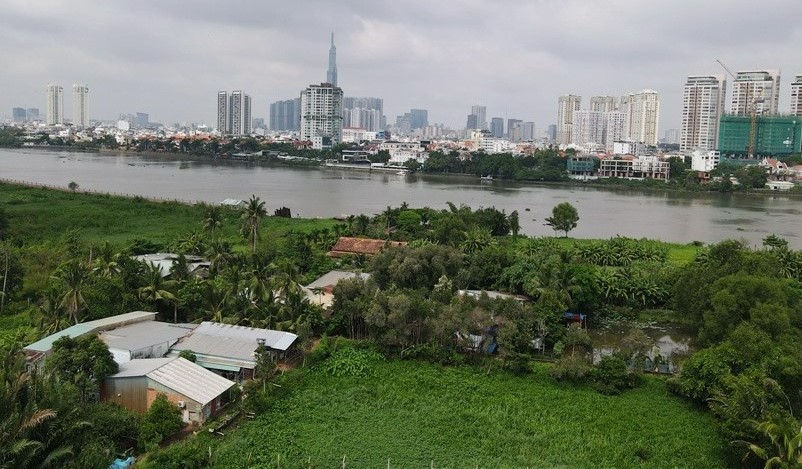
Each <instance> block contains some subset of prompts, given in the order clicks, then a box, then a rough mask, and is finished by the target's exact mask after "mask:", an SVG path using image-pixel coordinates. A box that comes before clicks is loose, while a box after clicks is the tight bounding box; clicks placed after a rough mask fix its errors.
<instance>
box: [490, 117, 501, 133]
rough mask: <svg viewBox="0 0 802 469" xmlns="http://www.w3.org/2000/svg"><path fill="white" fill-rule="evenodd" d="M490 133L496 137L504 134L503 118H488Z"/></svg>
mask: <svg viewBox="0 0 802 469" xmlns="http://www.w3.org/2000/svg"><path fill="white" fill-rule="evenodd" d="M490 133H491V134H493V136H494V137H496V138H501V137H503V136H504V119H502V118H501V117H494V118H492V119H490Z"/></svg>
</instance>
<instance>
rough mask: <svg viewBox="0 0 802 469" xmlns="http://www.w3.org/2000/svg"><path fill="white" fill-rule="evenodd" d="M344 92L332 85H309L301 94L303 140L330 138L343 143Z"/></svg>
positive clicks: (334, 142)
mask: <svg viewBox="0 0 802 469" xmlns="http://www.w3.org/2000/svg"><path fill="white" fill-rule="evenodd" d="M342 129H343V90H342V88H339V87H337V86H334V85H333V84H331V83H321V84H319V85H309V87H308V88H307V89H305V90H304V91H302V92H301V138H302V139H304V140H312V138H313V137H317V136H323V137H330V138H331V140H332V144H335V145H336V144H338V143H340V142H342Z"/></svg>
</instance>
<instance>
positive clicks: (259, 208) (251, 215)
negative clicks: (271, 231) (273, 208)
mask: <svg viewBox="0 0 802 469" xmlns="http://www.w3.org/2000/svg"><path fill="white" fill-rule="evenodd" d="M265 216H267V210H265V203H264V202H262V201H261V200H260V199H259V197H256V196H255V195H251V198H250V199H249V200H248V205H247V206H246V207H245V210H244V211H243V212H242V229H241V232H242V235H243V236H245V238H246V239H247V240H248V241H249V242H250V244H251V252H253V253H254V254H256V241H257V240H258V239H259V222H260V221H261V220H262V218H263V217H265Z"/></svg>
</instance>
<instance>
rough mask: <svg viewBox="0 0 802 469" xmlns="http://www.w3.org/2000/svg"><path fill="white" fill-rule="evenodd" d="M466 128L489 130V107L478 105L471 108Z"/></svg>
mask: <svg viewBox="0 0 802 469" xmlns="http://www.w3.org/2000/svg"><path fill="white" fill-rule="evenodd" d="M466 128H467V129H468V130H472V129H479V130H487V107H485V106H480V105H478V104H476V105H473V106H471V113H470V114H468V122H467V125H466Z"/></svg>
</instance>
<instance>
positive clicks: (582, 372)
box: [549, 355, 591, 384]
mask: <svg viewBox="0 0 802 469" xmlns="http://www.w3.org/2000/svg"><path fill="white" fill-rule="evenodd" d="M590 373H591V366H590V365H589V364H588V362H587V360H585V359H584V358H582V357H575V356H570V355H568V356H565V357H563V358H560V359H558V360H557V361H555V362H554V366H552V367H551V369H550V370H549V375H551V377H552V378H554V379H556V380H557V381H568V382H569V383H573V384H582V383H584V382H585V381H586V380H587V379H588V375H589V374H590Z"/></svg>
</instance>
